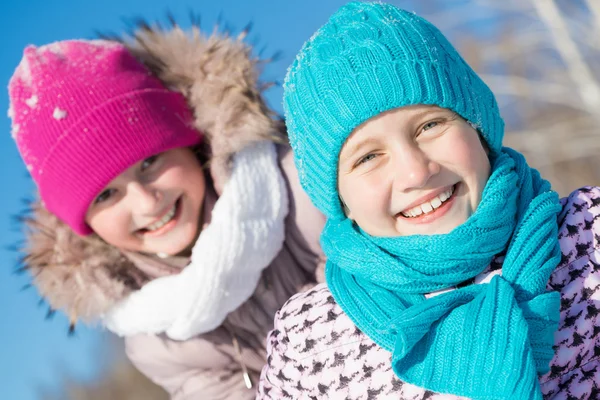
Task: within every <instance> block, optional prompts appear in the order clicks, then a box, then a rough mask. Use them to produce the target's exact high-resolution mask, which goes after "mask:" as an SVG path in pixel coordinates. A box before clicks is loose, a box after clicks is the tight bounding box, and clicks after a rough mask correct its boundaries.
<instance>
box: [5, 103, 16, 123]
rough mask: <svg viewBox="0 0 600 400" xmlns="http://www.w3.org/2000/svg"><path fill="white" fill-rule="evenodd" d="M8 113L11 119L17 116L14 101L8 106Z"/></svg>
mask: <svg viewBox="0 0 600 400" xmlns="http://www.w3.org/2000/svg"><path fill="white" fill-rule="evenodd" d="M6 115H8V118H10V119H14V118H15V109H14V108H13V105H12V103H10V105H9V106H8V111H7V112H6Z"/></svg>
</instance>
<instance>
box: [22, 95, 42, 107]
mask: <svg viewBox="0 0 600 400" xmlns="http://www.w3.org/2000/svg"><path fill="white" fill-rule="evenodd" d="M38 100H39V99H38V97H37V95H35V94H34V95H32V96H31V97H30V98H28V99H27V100H25V104H27V105H28V106H29V108H35V106H37V103H38Z"/></svg>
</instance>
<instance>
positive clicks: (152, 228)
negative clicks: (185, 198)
mask: <svg viewBox="0 0 600 400" xmlns="http://www.w3.org/2000/svg"><path fill="white" fill-rule="evenodd" d="M180 214H181V198H178V199H177V201H175V203H174V204H173V206H172V207H171V208H170V209H169V210H167V212H165V213H164V215H163V216H162V217H160V218H159V219H158V220H156V221H154V222H153V223H151V224H149V225H148V226H146V227H145V228H142V229H139V230H138V233H140V234H143V235H152V236H155V235H159V234H162V233H164V232H166V231H167V230H169V229H170V228H171V227H173V226H174V225H175V224H176V223H177V219H178V218H179V215H180Z"/></svg>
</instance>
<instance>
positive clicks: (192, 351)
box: [125, 334, 258, 400]
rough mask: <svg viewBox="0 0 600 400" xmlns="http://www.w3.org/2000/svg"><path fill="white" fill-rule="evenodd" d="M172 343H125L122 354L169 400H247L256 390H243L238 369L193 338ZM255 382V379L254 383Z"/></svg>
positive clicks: (143, 339) (148, 339)
mask: <svg viewBox="0 0 600 400" xmlns="http://www.w3.org/2000/svg"><path fill="white" fill-rule="evenodd" d="M192 340H193V343H190V342H174V341H171V340H169V339H167V338H163V337H161V336H156V335H145V334H141V335H135V336H130V337H127V338H126V339H125V351H126V353H127V356H128V358H129V359H130V360H131V362H132V363H133V364H134V365H135V367H136V368H137V369H138V370H139V371H140V372H142V373H143V374H144V375H146V376H147V377H148V378H149V379H150V380H152V381H153V382H154V383H156V384H157V385H159V386H161V387H163V388H164V389H165V390H166V391H167V392H168V393H169V394H170V396H171V399H173V400H192V399H215V400H238V399H242V400H246V399H248V400H250V399H254V398H255V396H256V387H253V388H252V389H248V388H246V385H245V382H244V378H243V375H242V371H241V367H240V366H239V364H238V363H237V362H235V360H231V359H230V358H229V357H225V356H224V355H223V354H222V353H220V352H219V351H218V350H217V349H216V348H215V346H214V345H213V344H211V343H210V342H208V341H206V340H203V339H200V338H195V339H192ZM257 381H258V380H257V379H256V378H255V379H254V382H255V383H256V382H257Z"/></svg>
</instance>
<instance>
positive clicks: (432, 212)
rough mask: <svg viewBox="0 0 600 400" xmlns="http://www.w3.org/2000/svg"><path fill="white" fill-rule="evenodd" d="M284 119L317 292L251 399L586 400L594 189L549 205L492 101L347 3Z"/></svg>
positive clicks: (437, 37) (389, 12)
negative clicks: (312, 243) (321, 218)
mask: <svg viewBox="0 0 600 400" xmlns="http://www.w3.org/2000/svg"><path fill="white" fill-rule="evenodd" d="M284 107H285V112H286V122H287V124H288V129H289V133H290V139H291V142H292V147H293V150H294V153H295V155H294V157H295V162H296V166H297V167H298V171H299V175H300V181H301V183H302V185H303V187H304V189H305V190H306V192H307V193H308V194H309V196H310V197H311V199H312V201H313V203H314V204H315V205H316V206H317V207H318V208H319V209H320V210H321V211H322V212H323V213H324V214H325V215H326V216H327V219H328V221H327V224H326V227H325V229H324V231H323V234H322V237H321V242H322V245H323V249H324V251H325V254H326V256H327V259H328V261H327V266H326V280H327V285H326V286H325V285H320V286H317V287H316V288H315V289H313V290H311V291H308V292H306V293H303V294H299V295H297V296H295V297H293V298H292V299H291V300H289V301H288V303H287V304H286V305H285V306H284V307H283V308H282V310H280V312H279V314H278V316H277V317H276V321H275V329H274V331H273V332H272V333H271V335H270V337H269V339H268V347H269V357H268V360H269V362H268V365H267V366H266V367H265V368H264V369H263V373H262V382H261V389H260V395H259V397H260V398H272V399H281V398H292V399H300V398H303V399H304V398H326V399H426V398H427V399H440V398H444V399H448V398H458V397H460V398H472V399H542V398H546V399H550V398H552V399H566V398H577V399H591V398H594V399H596V398H600V368H599V367H600V324H599V323H598V313H599V309H600V290H598V288H600V268H599V262H600V260H599V258H600V250H598V246H599V241H600V222H596V221H600V189H599V188H596V187H586V188H582V189H579V190H577V191H575V192H573V193H572V194H571V195H570V196H569V197H568V198H565V199H562V200H559V197H558V195H557V194H556V193H555V192H554V191H553V190H552V188H551V186H550V184H549V183H548V182H547V181H546V180H544V179H543V178H541V177H540V175H539V174H538V172H537V171H536V170H535V169H533V168H531V167H529V166H528V165H527V163H526V161H525V158H524V157H523V156H522V155H521V154H520V153H518V152H516V151H514V150H511V149H509V148H506V147H503V146H502V138H503V134H504V123H503V120H502V118H501V117H500V113H499V110H498V106H497V103H496V100H495V98H494V95H493V93H492V92H491V91H490V89H489V88H488V87H487V86H486V85H485V83H484V82H483V81H482V80H481V79H480V78H479V77H478V76H477V75H476V74H475V72H474V71H473V70H472V69H471V68H470V67H469V66H468V65H467V64H466V62H465V61H464V60H463V59H462V58H461V57H460V55H459V54H458V53H457V51H456V50H455V49H454V48H453V47H452V45H451V44H450V43H449V42H448V41H447V39H446V38H445V37H444V36H443V35H442V34H441V33H440V32H439V31H438V30H437V29H436V28H435V27H434V26H432V25H431V24H430V23H428V22H427V21H425V20H423V19H422V18H420V17H418V16H416V15H414V14H412V13H409V12H406V11H403V10H400V9H398V8H396V7H393V6H391V5H387V4H382V3H350V4H348V5H346V6H344V7H342V8H341V9H340V10H339V11H337V12H336V13H335V14H334V15H333V16H332V17H331V18H330V20H329V21H328V22H327V23H326V24H325V25H324V26H323V27H322V28H321V29H319V31H317V33H316V34H315V35H314V36H313V37H312V38H311V39H310V40H309V41H307V42H306V43H305V45H304V46H303V48H302V49H301V51H300V53H299V54H298V56H297V58H296V60H295V61H294V63H293V64H292V66H291V67H290V70H289V72H288V75H287V77H286V82H285V92H284Z"/></svg>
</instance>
